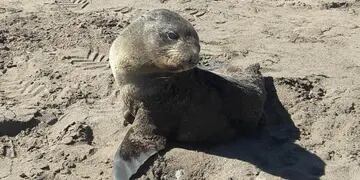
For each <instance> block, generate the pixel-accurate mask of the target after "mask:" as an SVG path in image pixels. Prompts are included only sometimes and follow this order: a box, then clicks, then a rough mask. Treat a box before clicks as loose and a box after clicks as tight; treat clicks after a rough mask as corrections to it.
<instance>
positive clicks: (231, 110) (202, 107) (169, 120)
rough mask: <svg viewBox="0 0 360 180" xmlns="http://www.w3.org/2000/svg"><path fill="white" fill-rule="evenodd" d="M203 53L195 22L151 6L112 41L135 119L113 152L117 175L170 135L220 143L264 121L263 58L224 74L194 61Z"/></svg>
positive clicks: (127, 112)
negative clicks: (261, 71) (256, 62)
mask: <svg viewBox="0 0 360 180" xmlns="http://www.w3.org/2000/svg"><path fill="white" fill-rule="evenodd" d="M199 52H200V45H199V37H198V34H197V32H196V31H195V29H194V28H193V26H192V25H191V24H190V23H189V22H188V21H186V20H185V19H184V18H182V17H181V16H180V15H178V14H177V13H175V12H172V11H169V10H165V9H157V10H153V11H150V12H147V13H145V14H144V15H142V16H141V17H139V18H138V19H137V20H136V21H135V22H133V23H131V24H130V25H129V26H128V27H126V28H125V29H124V30H123V31H122V32H121V34H120V35H119V37H118V38H117V39H116V40H115V41H114V42H113V44H112V46H111V49H110V56H109V57H110V66H111V69H112V72H113V75H114V77H115V79H116V82H117V83H118V84H119V87H120V92H121V97H122V100H123V101H124V106H125V108H124V119H125V122H124V124H125V125H127V124H131V128H130V129H129V131H128V132H127V134H126V136H125V138H124V140H123V142H122V143H121V144H120V147H119V148H118V150H117V152H116V155H115V159H114V171H113V172H114V177H115V179H117V180H123V179H129V178H131V176H132V175H133V174H135V173H136V172H137V170H138V169H139V167H140V166H141V165H142V164H143V163H144V162H145V161H146V160H147V159H148V158H149V157H150V156H152V155H154V154H155V153H157V152H158V151H160V150H162V149H164V148H165V146H166V143H167V142H168V141H177V142H190V143H197V142H201V143H218V142H223V141H228V140H231V139H233V138H234V137H236V135H237V134H238V133H243V132H249V131H252V130H254V129H255V128H257V127H258V125H259V121H260V119H261V116H262V112H263V106H264V102H265V90H264V81H263V77H262V76H261V74H260V72H259V68H260V67H259V65H254V66H250V67H249V68H246V69H245V70H244V71H241V72H239V71H235V72H233V73H232V74H231V77H229V76H224V75H219V74H216V73H213V72H210V71H207V70H204V69H201V68H198V67H196V65H197V64H198V62H199Z"/></svg>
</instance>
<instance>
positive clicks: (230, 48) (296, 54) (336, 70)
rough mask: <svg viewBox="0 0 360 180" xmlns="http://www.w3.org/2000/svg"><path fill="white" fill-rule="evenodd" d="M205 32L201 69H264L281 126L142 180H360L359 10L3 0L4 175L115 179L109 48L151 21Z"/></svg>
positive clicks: (273, 1)
mask: <svg viewBox="0 0 360 180" xmlns="http://www.w3.org/2000/svg"><path fill="white" fill-rule="evenodd" d="M154 8H167V9H171V10H173V11H176V12H178V13H179V14H180V15H182V16H183V17H185V18H186V19H188V20H189V21H190V22H191V23H192V24H193V25H194V27H195V29H196V30H197V32H198V34H199V37H200V40H201V42H200V44H201V52H200V53H201V63H200V65H201V66H202V67H204V68H206V69H209V70H213V71H218V72H222V71H223V70H224V69H225V68H228V67H239V68H240V67H245V66H248V65H249V64H253V63H260V65H261V72H262V73H263V75H264V76H266V77H267V78H266V79H267V81H266V82H267V86H268V89H269V92H270V96H269V101H268V102H267V103H268V104H267V106H268V107H276V108H275V109H276V111H274V112H272V113H269V116H270V117H268V118H269V119H272V120H271V121H270V122H267V123H268V124H267V126H266V128H264V129H263V130H262V131H261V132H259V133H258V134H256V135H254V136H250V137H239V138H238V139H237V140H236V141H235V142H232V143H228V144H222V145H218V146H215V147H211V148H204V147H193V146H189V145H182V146H177V145H174V146H172V147H169V148H168V149H167V150H166V151H163V152H161V153H160V154H158V155H156V156H155V157H154V158H153V159H152V160H150V161H149V162H148V163H147V164H145V165H144V167H143V168H142V169H141V170H140V171H141V172H140V173H139V174H138V175H137V177H138V178H140V179H177V180H180V179H181V180H182V179H184V180H185V179H206V180H207V179H209V180H222V179H224V180H242V179H249V180H250V179H256V180H273V179H274V180H277V179H326V180H328V179H329V180H338V179H343V180H345V179H346V180H358V179H360V108H359V107H360V76H359V74H360V15H359V14H360V1H359V0H323V1H320V0H151V1H150V0H133V1H125V0H107V1H100V0H74V1H71V0H26V1H25V0H24V1H17V0H0V179H9V180H18V179H38V180H40V179H70V180H72V179H96V180H100V179H112V177H111V168H112V159H113V156H114V153H115V151H116V149H117V147H118V145H119V144H120V142H121V141H122V139H123V137H124V135H125V133H126V132H127V130H128V128H129V127H123V126H122V123H123V118H122V116H121V114H120V113H119V112H120V108H121V104H120V102H121V101H120V99H119V91H118V88H117V86H116V85H115V83H114V79H113V77H112V74H111V70H110V68H109V64H108V51H109V47H110V45H111V43H112V41H113V40H114V39H115V38H116V37H117V35H118V34H119V32H120V31H121V30H122V29H123V28H124V27H126V26H127V25H129V24H130V23H131V22H133V21H134V19H136V17H138V16H139V15H141V14H142V13H144V12H146V11H148V10H151V9H154Z"/></svg>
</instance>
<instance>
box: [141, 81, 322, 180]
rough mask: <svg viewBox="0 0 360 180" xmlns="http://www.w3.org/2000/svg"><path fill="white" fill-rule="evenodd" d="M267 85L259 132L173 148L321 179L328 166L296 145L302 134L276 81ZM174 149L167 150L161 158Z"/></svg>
mask: <svg viewBox="0 0 360 180" xmlns="http://www.w3.org/2000/svg"><path fill="white" fill-rule="evenodd" d="M265 84H266V91H267V101H266V103H265V113H264V124H263V126H262V128H261V129H260V130H259V132H256V133H255V134H251V135H248V136H242V137H239V138H238V139H236V140H235V141H232V142H230V143H227V144H223V145H217V146H212V147H210V148H209V147H207V148H206V147H204V146H201V147H198V146H197V145H189V144H186V145H185V144H172V145H171V146H172V147H182V148H184V149H189V150H196V151H202V152H205V153H208V154H213V155H217V156H222V157H226V158H232V159H238V160H241V161H245V162H249V163H251V164H253V165H255V166H256V167H258V168H259V169H261V170H262V171H264V172H266V173H269V174H272V175H274V176H278V177H281V178H283V179H291V180H293V179H294V180H308V179H320V177H321V176H322V175H323V174H324V169H325V163H324V162H323V161H322V160H321V159H320V158H319V157H318V156H316V155H315V154H313V153H311V152H309V151H307V150H306V149H304V148H302V147H301V146H299V145H297V144H295V143H294V141H295V140H296V139H298V138H299V130H298V128H297V127H296V126H295V125H294V123H293V121H292V120H291V117H290V115H289V114H288V112H287V110H286V109H285V108H284V107H283V105H282V104H281V102H280V100H279V98H278V96H277V92H276V89H275V86H274V82H273V78H272V77H266V78H265ZM172 147H168V148H167V149H166V150H164V151H162V152H161V153H160V155H163V154H164V153H165V152H166V151H167V150H169V149H171V148H172ZM155 159H156V158H155V157H152V158H150V159H149V160H148V161H147V163H146V164H145V166H144V167H143V168H141V169H142V170H140V173H138V174H137V177H139V174H142V173H141V172H146V171H147V170H148V169H149V166H151V164H153V162H154V161H155ZM239 178H240V179H241V177H239Z"/></svg>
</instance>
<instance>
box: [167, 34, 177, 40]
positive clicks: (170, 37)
mask: <svg viewBox="0 0 360 180" xmlns="http://www.w3.org/2000/svg"><path fill="white" fill-rule="evenodd" d="M167 37H168V38H169V39H170V40H177V39H179V35H178V34H177V33H175V32H168V33H167Z"/></svg>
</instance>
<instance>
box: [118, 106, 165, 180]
mask: <svg viewBox="0 0 360 180" xmlns="http://www.w3.org/2000/svg"><path fill="white" fill-rule="evenodd" d="M133 125H134V126H133V127H131V128H130V129H129V131H128V132H127V134H126V136H125V138H124V140H123V142H122V143H121V144H120V146H119V148H118V150H117V152H116V154H115V158H114V167H113V173H114V178H115V180H128V179H130V178H131V176H133V175H134V174H135V173H136V172H137V171H138V169H139V168H140V166H141V165H142V164H144V163H145V161H146V160H147V159H149V158H150V157H151V156H153V155H154V154H156V153H157V152H159V151H160V150H162V149H164V148H165V144H166V139H165V137H163V136H161V135H158V134H155V130H156V127H155V126H154V125H152V124H151V120H150V116H148V113H146V112H145V111H142V110H140V111H139V112H138V113H137V114H136V117H135V121H134V124H133Z"/></svg>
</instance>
